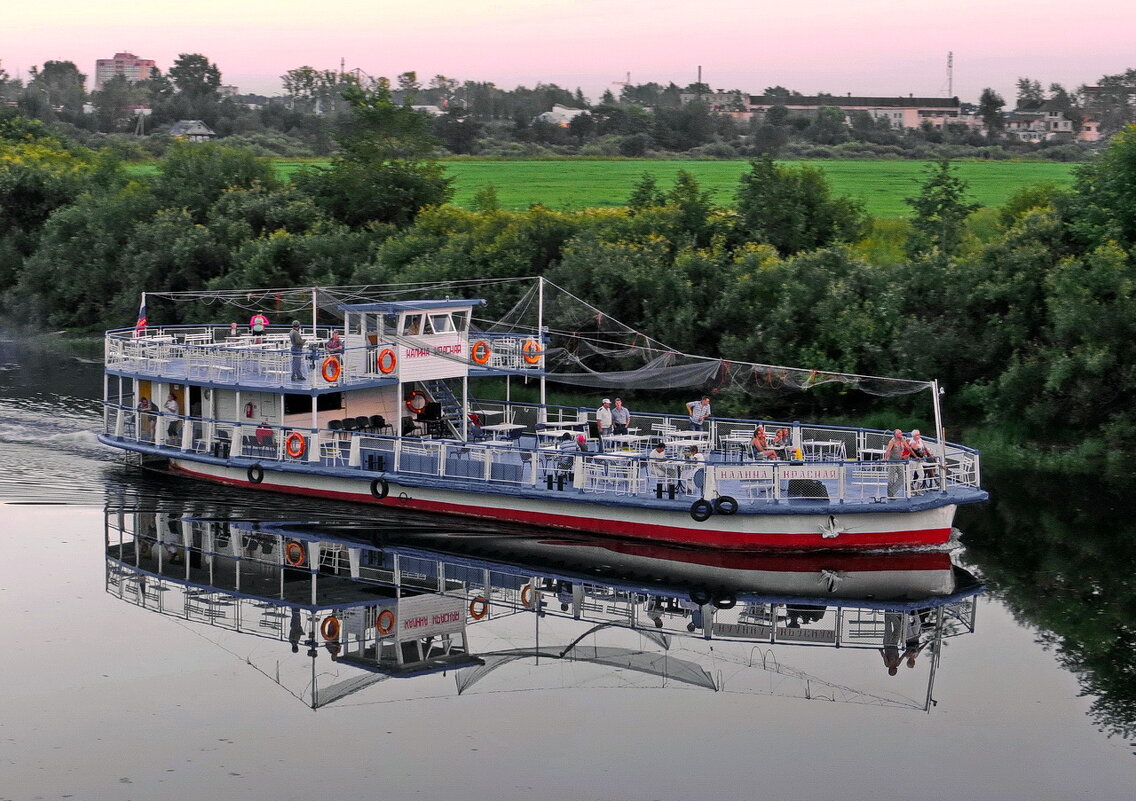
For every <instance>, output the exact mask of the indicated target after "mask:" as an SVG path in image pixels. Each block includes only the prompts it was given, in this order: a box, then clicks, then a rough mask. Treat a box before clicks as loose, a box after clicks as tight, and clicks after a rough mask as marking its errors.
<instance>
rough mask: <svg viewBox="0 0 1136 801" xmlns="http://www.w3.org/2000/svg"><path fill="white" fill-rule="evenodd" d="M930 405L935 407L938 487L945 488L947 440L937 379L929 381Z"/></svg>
mask: <svg viewBox="0 0 1136 801" xmlns="http://www.w3.org/2000/svg"><path fill="white" fill-rule="evenodd" d="M931 405H932V406H933V407H934V409H935V441H936V442H938V443H939V462H940V467H939V470H938V473H939V489H941V490H945V489H946V488H947V441H946V440H945V439H943V411H942V408H941V406H940V405H939V379H937V378H936V379H935V380H933V381H932V382H931Z"/></svg>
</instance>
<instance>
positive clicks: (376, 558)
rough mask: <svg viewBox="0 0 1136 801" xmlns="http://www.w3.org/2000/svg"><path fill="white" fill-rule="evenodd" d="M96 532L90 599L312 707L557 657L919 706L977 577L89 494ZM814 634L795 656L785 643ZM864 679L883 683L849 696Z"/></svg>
mask: <svg viewBox="0 0 1136 801" xmlns="http://www.w3.org/2000/svg"><path fill="white" fill-rule="evenodd" d="M106 545H107V549H106V589H107V592H108V593H110V594H112V595H113V596H115V597H117V598H120V599H122V600H124V601H127V602H129V603H131V604H134V605H137V606H139V607H144V608H145V609H148V610H150V611H152V612H157V613H159V614H161V615H166V616H170V617H173V618H177V619H179V620H180V621H182V622H183V624H184V625H187V626H192V627H194V628H195V630H196V631H197V633H199V634H200V635H201V636H203V637H204V638H205V639H207V640H212V641H214V642H216V643H217V644H218V645H220V646H222V647H224V648H226V649H227V650H229V651H230V652H232V653H235V654H239V655H240V656H241V658H242V660H243V661H246V662H247V663H248V664H249V665H251V666H252V667H254V668H256V669H258V670H260V671H261V672H263V673H264V674H265V675H268V676H270V677H272V678H273V679H274V680H276V681H277V682H278V683H279V684H280V686H281V687H283V688H284V689H286V690H287V691H289V692H291V693H292V694H293V695H295V696H296V697H297V698H300V699H301V700H302V701H304V703H306V704H310V705H311V706H312V707H313V708H316V707H321V706H325V705H327V704H330V703H333V702H335V701H338V700H340V699H342V698H344V697H346V696H348V695H354V694H356V693H359V692H360V691H362V690H365V689H368V688H371V687H373V686H374V685H376V684H378V683H380V682H383V681H386V680H388V679H391V678H399V677H401V678H407V677H416V681H415V682H414V684H415V685H416V686H419V685H421V686H425V684H426V683H427V682H431V684H430V687H431V689H430V690H429V693H430V694H434V695H436V694H438V692H450V691H451V690H446V689H444V688H445V687H449V686H450V685H449V684H448V682H449V678H448V675H449V674H450V673H453V675H454V677H455V678H456V689H457V692H458V693H459V694H460V693H463V692H469V691H472V690H474V689H481V690H487V689H493V686H492V685H493V682H494V681H506V682H508V685H507V686H508V688H509V689H511V690H516V689H530V688H531V689H538V688H545V689H546V688H547V687H546V684H544V683H542V682H543V681H544V679H545V678H546V677H547V674H548V673H550V672H555V668H552V669H551V670H550V668H549V666H554V665H560V666H561V674H562V675H561V676H560V678H561V679H563V678H564V676H563V673H564V672H565V670H566V669H569V670H570V672H571V674H572V675H571V676H569V677H568V680H569V681H575V682H577V683H580V682H583V683H585V684H587V686H601V685H602V684H603V681H604V680H603V679H601V678H597V677H598V676H602V675H606V676H607V677H608V679H607V680H608V682H609V686H611V685H610V682H615V684H614V686H654V687H660V686H668V687H703V688H706V689H708V690H716V691H733V692H747V693H765V694H774V695H787V696H797V697H802V698H825V699H828V700H834V701H846V702H853V703H877V704H885V705H896V706H902V707H907V708H915V709H925V710H929V709H930V707H931V706H932V704H933V703H934V702H933V701H932V689H933V686H934V678H935V673H936V671H937V669H938V668H939V666H940V662H941V659H942V655H943V649H944V645H945V644H946V642H947V640H949V639H950V638H953V637H957V636H959V635H964V634H967V633H971V632H973V630H974V622H975V612H976V599H977V596H978V595H979V594H980V592H981V591H982V587H981V585H980V584H979V583H978V582H977V581H976V580H975V579H974V578H973V577H972V576H971V575H970V574H968V573H967V572H966V571H964V570H962V569H961V568H959V567H957V566H955V565H954V564H952V561H951V558H950V554H949V553H946V552H943V551H930V552H927V551H919V552H915V551H907V552H895V553H876V554H781V553H778V554H757V553H737V554H733V553H721V552H707V551H698V550H686V549H681V548H673V547H668V546H653V545H647V544H642V543H624V542H619V541H614V540H606V539H593V538H591V537H585V536H575V535H565V534H563V533H561V532H557V533H550V534H546V535H539V534H536V535H534V534H533V533H532V532H529V533H528V534H527V535H517V534H509V533H496V532H492V531H479V530H476V529H472V530H471V529H463V530H460V531H457V530H454V529H452V528H446V529H438V528H436V527H431V526H419V527H415V526H407V525H406V523H405V521H400V522H398V523H388V524H386V525H383V524H382V522H381V521H378V522H376V521H367V522H354V521H348V522H344V521H334V522H328V523H291V522H280V521H254V520H229V519H218V518H215V517H202V516H193V515H189V514H184V513H183V510H174V511H154V510H148V511H142V510H137V509H128V508H122V507H119V508H112V507H108V508H107V513H106ZM132 625H137V624H132ZM254 638H255V639H254ZM821 649H824V650H827V651H828V653H827V654H823V655H820V656H826V657H828V661H827V662H826V663H824V664H822V665H821V667H820V668H814V667H812V663H813V662H815V661H816V660H815V659H813V658H806V657H807V656H817V655H818V654H811V655H809V654H807V653H806V652H810V651H811V652H815V651H818V650H821ZM289 650H290V651H291V652H293V653H295V654H298V655H299V656H292V654H290V653H289ZM305 655H306V656H307V657H310V658H309V659H305V658H303V656H305ZM798 665H803V667H799V666H798ZM506 666H509V668H510V669H509V670H505V671H501V670H498V669H499V668H503V667H506ZM569 666H570V668H569ZM585 666H587V667H589V668H590V669H591V670H590V672H589V673H588V674H587V676H583V675H582V674H581V673H580V672H578V671H582V670H583V668H584V667H585ZM905 666H906V667H905ZM820 670H823V671H824V675H825V677H824V678H822V677H821V676H820V675H819V671H820ZM897 674H899V676H900V680H899V681H898V682H897V680H896V678H895V677H896V675H897ZM427 677H429V678H427ZM915 677H918V691H917V692H916V691H913V690H912V685H913V683H914V682H915ZM864 678H870V679H871V680H872V681H874V682H876V683H877V684H880V685H882V686H880V687H878V688H877V689H855V688H854V687H853V683H855V685H856V686H860V685H861V684H862V682H861V681H860V680H861V679H864ZM441 680H444V681H445V682H447V684H445V685H438V684H437V682H438V681H441ZM534 681H535V682H536V684H535V685H533V686H531V687H530V686H529V685H530V684H532V682H534ZM924 681H925V684H926V686H925V689H924V687H923V683H924ZM637 682H638V683H639V684H638V685H637V684H636V683H637ZM644 683H645V684H644ZM395 684H399V683H397V682H396V683H395ZM388 686H393V685H389V684H388ZM439 687H442V689H441V690H440V689H439ZM400 689H404V690H405V689H406V688H405V685H401V688H400ZM901 690H905V691H906V694H905V693H904V692H901ZM373 692H375V691H374V690H370V692H369V693H368V695H367V696H364V695H359V696H357V697H356V700H360V701H365V700H374V699H371V698H370V697H369V695H370V693H373ZM416 694H417V693H416V692H410V691H404V692H401V693H399V694H398V695H397V696H396V697H398V698H408V697H412V696H414V695H416ZM912 696H917V697H915V698H913V697H912ZM918 696H922V697H921V698H920V697H918ZM381 700H388V699H385V698H384V699H381Z"/></svg>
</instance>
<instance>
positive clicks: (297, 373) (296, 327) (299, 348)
mask: <svg viewBox="0 0 1136 801" xmlns="http://www.w3.org/2000/svg"><path fill="white" fill-rule="evenodd" d="M288 342H289V343H290V344H291V346H292V380H293V381H303V380H304V335H303V334H301V333H300V321H299V320H293V321H292V333H290V334H289V335H288Z"/></svg>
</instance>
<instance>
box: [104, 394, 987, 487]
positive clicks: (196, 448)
mask: <svg viewBox="0 0 1136 801" xmlns="http://www.w3.org/2000/svg"><path fill="white" fill-rule="evenodd" d="M483 405H484V406H490V405H491V404H489V403H488V402H486V403H484V404H483ZM106 408H107V414H106V429H105V431H106V433H107V434H108V435H110V436H112V437H114V438H115V439H118V440H120V441H123V442H135V443H138V444H140V445H145V446H152V447H154V448H156V449H157V450H158V451H159V452H161V453H164V454H166V455H169V456H175V457H176V456H177V455H178V454H195V455H202V454H204V455H208V456H211V457H214V458H222V459H242V460H247V461H248V463H249V464H252V463H253V462H262V463H268V462H276V463H286V464H287V463H290V464H294V465H297V466H300V465H304V466H306V467H308V468H321V469H326V470H332V471H334V472H343V473H345V474H351V473H356V472H358V473H366V474H378V473H392V472H393V473H400V474H404V475H407V476H415V477H418V478H420V479H428V480H429V479H439V480H442V479H445V480H459V481H460V480H465V481H470V482H475V484H476V487H478V488H484V487H486V486H487V485H488V486H498V487H501V488H502V489H506V488H513V489H514V490H520V489H526V488H527V489H533V490H540V491H545V492H549V493H565V492H574V493H578V494H584V495H589V496H595V497H596V498H597V500H600V499H602V500H604V501H606V502H611V503H625V502H635V503H648V504H649V503H651V502H652V501H654V502H665V503H669V504H673V503H676V502H682V503H686V504H690V503H692V502H693V501H694V500H697V499H699V498H703V497H705V498H707V499H710V500H714V499H716V498H720V497H722V496H729V497H730V498H733V499H734V500H735V501H736V502H737V503H738V504H739V506H741V507H743V508H744V507H752V506H757V505H762V504H770V503H777V502H782V501H794V500H832V501H837V500H839V501H848V502H875V501H886V500H888V499H902V498H911V497H915V496H918V495H921V494H925V493H929V492H935V491H943V490H948V489H951V488H955V487H977V486H978V485H979V461H978V454H977V453H976V452H974V451H971V450H969V449H966V448H962V447H960V446H957V445H948V446H947V447H946V448H945V449H943V455H942V456H940V457H938V458H936V459H934V460H931V461H906V462H901V461H892V462H882V461H879V460H878V459H875V458H856V457H854V456H850V455H848V451H849V449H850V448H851V446H852V444H853V443H861V442H866V443H869V447H867V448H866V452H867V453H868V454H869V455H871V456H874V455H875V451H874V450H872V448H871V447H870V445H871V444H874V443H876V442H877V441H882V438H884V437H886V436H887V433H886V432H877V431H867V430H860V429H838V428H823V429H822V428H819V427H809V426H801V425H800V424H795V423H790V424H784V425H783V424H779V423H776V422H771V423H769V426H770V427H774V428H776V427H790V428H793V430H794V435H793V436H794V438H795V439H798V440H799V442H800V444H801V445H802V446H803V447H802V452H801V454H800V455H801V456H802V458H800V459H797V458H791V459H786V460H764V459H763V460H756V459H754V458H751V456H750V455H749V454H748V453H747V452H746V451H745V450H744V449H737V448H733V447H729V445H730V441H729V436H730V435H729V434H728V433H727V434H726V436H725V439H723V438H722V432H723V431H727V432H729V431H731V430H734V428H735V427H739V426H743V425H744V422H743V421H717V422H716V424H715V426H713V427H712V430H711V431H707V432H706V437H707V440H706V441H707V443H708V448H707V450H706V453H705V454H704V455H705V456H706V459H705V461H695V460H692V459H688V458H683V455H682V453H681V452H680V451H679V450H672V451H671V452H670V453H669V455H667V457H666V458H663V459H654V458H650V457H648V456H646V455H645V448H646V446H644V447H643V448H622V449H605V450H604V451H598V450H589V451H587V452H580V451H569V452H563V451H561V450H560V448H559V447H558V445H559V440H543V442H544V444H541V443H542V438H541V435H540V434H539V431H540V430H542V429H540V428H537V430H532V429H529V427H528V426H526V430H525V433H524V434H523V435H522V436H521V437H520V438H517V439H507V440H501V441H482V442H465V441H461V440H448V439H432V438H429V437H400V436H391V435H386V434H382V433H380V432H378V431H375V430H369V429H362V430H356V431H344V430H338V429H337V430H332V429H329V428H310V427H306V426H300V425H288V426H270V425H267V424H265V423H252V422H250V421H234V420H220V419H211V418H207V417H197V416H187V415H172V414H169V413H167V412H165V411H164V410H158V409H154V410H150V411H146V412H140V411H138V410H137V409H135V408H133V406H131V405H128V404H115V403H108V404H107V405H106ZM482 411H483V412H485V411H492V410H487V409H482ZM539 411H540V410H539V409H538V408H537V407H533V406H531V405H512V406H509V407H506V408H503V409H502V410H501V414H503V415H504V416H506V417H507V418H508V419H509V420H511V421H524V420H527V419H529V418H533V419H535V418H536V417H537V416H541V415H539V414H537V413H538V412H539ZM543 416H547V415H543ZM573 422H575V423H576V424H577V425H579V423H580V422H581V421H579V420H575V421H572V420H567V419H561V420H558V421H554V422H551V423H546V424H542V426H545V425H548V426H556V425H567V424H571V423H573ZM171 424H172V425H171ZM522 424H523V423H522ZM750 425H752V423H751V424H750ZM814 432H822V433H821V435H822V436H824V437H826V439H824V440H806V439H803V437H804V436H805V435H807V434H810V433H814ZM585 436H586V435H585ZM656 436H657V437H663V436H667V434H665V433H664V434H658V435H656ZM809 442H823V443H832V442H839V443H843V444H844V450H843V451H840V450H839V449H838V448H834V447H833V446H831V445H825V448H826V449H827V450H825V449H816V450H813V451H811V452H810V451H809V450H808V446H807V443H809ZM929 443H930V445H931V447H932V449H933V450H935V451H938V450H939V448H938V446H937V443H935V442H934V441H929ZM594 444H595V443H594V442H593V447H594ZM861 450H864V449H861ZM796 455H797V454H796V453H794V454H793V456H796Z"/></svg>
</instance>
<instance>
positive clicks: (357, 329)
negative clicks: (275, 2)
mask: <svg viewBox="0 0 1136 801" xmlns="http://www.w3.org/2000/svg"><path fill="white" fill-rule="evenodd" d="M362 324H363V315H362V314H356V313H354V312H347V317H346V318H345V319H344V321H343V325H344V330H345V331H346V332H347V333H348V334H359V333H362Z"/></svg>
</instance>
